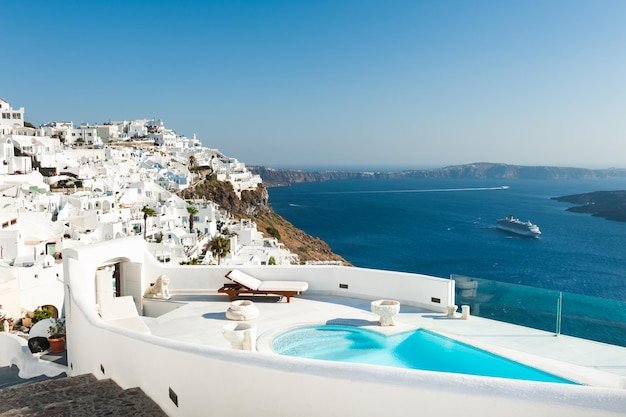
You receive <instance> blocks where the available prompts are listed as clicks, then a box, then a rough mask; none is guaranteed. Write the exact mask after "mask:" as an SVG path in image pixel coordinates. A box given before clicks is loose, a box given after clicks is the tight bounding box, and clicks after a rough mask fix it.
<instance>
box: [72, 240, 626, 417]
mask: <svg viewBox="0 0 626 417" xmlns="http://www.w3.org/2000/svg"><path fill="white" fill-rule="evenodd" d="M144 253H145V243H143V240H142V239H141V238H129V239H119V240H115V241H111V242H105V243H102V244H98V245H92V246H88V247H84V248H79V249H68V250H66V251H64V253H63V257H64V260H65V262H64V267H65V279H66V303H67V306H66V311H67V327H68V363H69V365H70V367H71V369H72V371H71V372H72V373H73V374H82V373H93V374H94V375H96V376H97V377H98V378H112V379H113V380H114V381H116V382H117V383H118V384H120V385H121V386H122V387H124V388H129V387H135V386H138V387H140V388H141V389H143V391H144V392H146V393H147V394H148V395H149V396H150V397H151V398H152V399H154V400H155V401H156V402H157V403H158V404H159V405H160V406H161V407H162V408H163V409H164V410H165V411H166V412H167V413H168V414H169V415H171V416H185V417H193V416H243V415H272V416H293V415H298V416H305V417H306V416H316V417H317V416H333V415H337V416H346V415H366V416H370V415H377V414H380V415H383V414H384V415H389V414H398V415H406V414H409V415H467V414H468V412H469V413H470V414H473V415H478V414H480V415H481V416H487V417H490V416H494V417H495V416H498V417H500V416H503V415H513V416H542V415H550V416H588V415H594V416H616V415H620V413H622V412H623V410H625V409H626V391H624V390H612V389H601V388H592V387H580V386H567V385H558V384H546V383H536V382H527V381H514V380H499V379H494V378H484V377H476V376H469V375H453V374H443V373H432V372H426V371H415V370H403V369H395V368H381V367H375V366H368V365H357V364H347V363H330V362H324V361H313V360H306V359H301V358H289V357H283V356H277V355H270V354H264V353H260V352H245V351H235V350H227V349H220V348H213V347H209V346H199V345H192V344H189V343H181V342H175V341H171V340H167V339H163V338H159V337H155V336H152V335H138V334H136V333H132V332H130V331H127V330H124V329H121V328H117V327H113V326H110V325H107V324H105V323H104V322H103V321H102V320H101V319H100V317H99V316H98V314H97V313H96V311H95V308H94V306H95V284H94V282H95V279H94V276H95V269H96V268H97V267H98V266H100V265H101V264H103V263H106V262H108V261H109V260H110V259H112V258H116V257H118V256H119V258H125V259H128V260H129V261H132V262H142V263H143V265H144V267H143V268H144V271H143V272H144V281H145V282H144V284H146V283H147V282H150V281H151V280H152V278H151V277H152V276H156V274H157V273H158V274H160V273H166V274H168V275H169V276H170V279H171V283H172V285H171V288H172V290H173V291H176V290H179V291H182V290H190V289H191V290H193V289H195V290H198V291H204V290H207V291H208V290H212V289H213V290H214V289H216V288H218V287H219V285H220V284H221V283H222V282H223V281H224V280H223V275H224V273H225V272H226V271H227V270H226V269H225V268H219V267H195V266H194V267H189V266H186V267H179V268H176V267H167V268H161V266H160V265H159V264H157V263H156V261H154V263H153V262H152V261H150V260H149V258H147V257H145V256H144ZM244 270H246V271H247V272H250V273H252V274H254V275H255V276H257V277H259V278H260V279H266V278H269V276H270V274H271V277H272V279H274V280H276V279H290V280H306V281H309V283H310V289H309V291H319V292H328V293H343V292H342V291H346V294H347V293H350V292H352V293H353V294H363V295H372V294H376V295H381V293H382V294H384V296H385V297H395V298H398V299H401V300H406V299H407V298H414V300H413V301H415V302H416V303H417V304H428V303H432V302H431V300H430V298H431V297H435V296H439V295H440V294H439V293H441V294H442V295H441V304H443V305H444V308H445V304H446V303H448V302H449V301H451V300H449V299H448V298H447V297H448V296H449V294H450V293H451V292H450V287H449V284H448V283H446V282H445V281H447V280H440V279H434V278H431V277H421V276H416V275H411V274H402V273H392V272H385V271H372V270H363V269H360V268H350V267H319V266H315V267H299V266H298V267H274V266H272V267H261V268H257V269H244ZM381 278H382V280H381ZM422 278H423V279H422ZM378 281H380V282H378ZM413 281H415V282H413ZM418 281H419V282H422V281H423V284H418V283H417V282H418ZM340 283H341V284H348V289H347V290H340V289H339V288H338V287H339V284H340ZM421 285H423V286H424V287H421ZM398 286H399V287H400V288H399V289H395V288H397V287H398ZM440 287H441V288H440ZM423 292H425V294H422V293H423ZM452 292H453V291H452ZM170 389H171V390H173V392H174V393H175V394H176V396H177V401H178V406H176V405H174V403H173V402H172V401H171V400H170Z"/></svg>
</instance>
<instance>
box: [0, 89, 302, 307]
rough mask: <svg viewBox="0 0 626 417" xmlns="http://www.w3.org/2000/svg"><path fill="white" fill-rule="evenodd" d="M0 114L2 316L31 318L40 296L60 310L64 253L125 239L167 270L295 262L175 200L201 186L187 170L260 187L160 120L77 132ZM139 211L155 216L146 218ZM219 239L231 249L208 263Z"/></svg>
mask: <svg viewBox="0 0 626 417" xmlns="http://www.w3.org/2000/svg"><path fill="white" fill-rule="evenodd" d="M0 109H1V110H0V115H1V118H0V224H1V225H2V227H1V228H0V268H1V270H2V273H1V275H0V305H4V310H5V312H7V313H10V314H11V315H15V314H16V313H18V312H19V309H20V308H26V309H34V308H35V307H36V306H38V305H41V304H43V303H44V302H42V300H40V297H39V295H37V294H40V293H43V294H45V295H46V297H52V300H48V303H53V304H55V305H58V306H60V305H61V304H62V296H63V295H62V285H61V283H62V269H61V267H60V261H59V259H58V258H59V256H60V255H59V254H60V253H61V251H62V250H63V249H64V248H68V247H77V246H82V245H87V244H92V243H95V242H100V241H107V240H112V239H118V238H122V237H127V236H135V235H139V236H144V237H145V239H146V240H147V242H148V247H149V250H150V252H151V253H152V254H153V255H154V256H155V257H156V258H157V259H158V260H160V261H161V262H166V263H176V264H178V263H179V262H190V261H193V260H194V259H197V260H199V261H200V263H204V264H217V263H221V264H224V265H241V266H246V265H250V266H255V265H266V264H269V263H275V264H290V263H294V262H297V259H296V258H295V255H293V254H291V253H290V252H289V251H288V250H287V249H285V248H284V247H282V244H280V243H279V242H278V241H277V240H276V239H275V238H271V237H264V236H263V234H262V233H261V232H259V231H258V230H257V228H256V224H255V223H254V222H252V221H250V220H234V219H232V218H230V216H229V215H228V213H226V212H225V211H223V210H220V207H219V206H217V205H216V204H215V203H214V202H212V201H207V200H206V199H202V200H193V201H189V200H187V201H185V200H183V199H181V198H180V197H178V196H177V194H176V193H177V191H180V190H183V189H185V188H187V187H189V186H190V185H191V184H193V183H194V182H195V181H199V180H200V178H199V177H198V174H196V173H194V172H193V170H190V168H191V166H190V164H193V165H196V166H203V167H210V168H211V169H212V171H213V173H214V174H215V175H216V177H217V179H218V180H220V181H228V182H230V183H231V184H232V185H233V188H234V190H235V192H236V193H238V195H240V192H241V191H242V190H248V189H255V188H256V187H257V186H258V185H259V184H260V183H261V178H260V177H259V176H257V175H253V174H252V173H251V172H250V171H249V170H248V169H247V168H246V166H245V164H244V163H242V162H239V161H238V160H237V159H235V158H229V157H226V156H225V155H223V154H221V153H220V152H219V151H218V150H217V149H209V148H206V147H203V146H202V144H201V142H200V141H199V140H198V139H197V138H196V137H195V135H194V137H193V138H192V139H189V138H185V137H183V136H179V135H177V134H176V133H175V132H174V131H172V130H170V129H166V128H165V127H164V125H163V122H161V121H160V120H148V119H143V120H132V121H122V122H107V123H105V124H102V125H88V124H81V125H80V126H78V127H75V126H74V124H73V123H72V122H51V123H48V124H46V125H43V126H41V127H38V128H36V127H32V125H30V124H29V123H27V122H25V120H24V108H19V109H14V108H12V107H11V105H10V104H9V102H7V101H6V100H3V99H0ZM29 126H30V127H29ZM60 184H62V185H63V187H62V188H59V187H58V186H59V185H60ZM145 207H149V208H150V209H152V211H151V213H153V215H151V216H148V217H147V218H146V216H145V212H144V208H145ZM191 207H193V210H191V211H190V208H191ZM190 212H191V213H192V215H193V222H190ZM190 223H193V225H192V224H190ZM191 226H193V228H191ZM224 230H228V232H229V233H228V236H226V237H228V238H229V239H230V248H231V250H230V252H229V253H228V254H227V255H226V257H225V258H223V259H215V258H214V257H213V256H212V254H211V252H210V251H209V252H205V248H206V245H207V243H208V242H209V241H210V240H211V239H213V238H214V237H215V236H217V235H219V234H220V233H221V232H222V231H224ZM55 288H56V289H55ZM40 295H41V294H40Z"/></svg>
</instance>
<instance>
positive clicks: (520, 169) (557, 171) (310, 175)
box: [249, 162, 626, 187]
mask: <svg viewBox="0 0 626 417" xmlns="http://www.w3.org/2000/svg"><path fill="white" fill-rule="evenodd" d="M249 168H250V170H251V171H252V172H253V173H255V174H258V175H260V176H261V178H262V179H263V183H265V184H266V185H267V186H268V187H279V186H285V185H290V184H294V183H300V182H319V181H328V180H340V179H368V178H457V179H458V178H467V179H503V180H506V179H508V180H513V179H585V178H606V177H610V176H620V177H623V176H626V169H617V168H611V169H585V168H568V167H551V166H520V165H507V164H495V163H489V162H480V163H475V164H466V165H452V166H448V167H443V168H436V169H424V170H404V171H397V172H346V171H301V170H294V169H274V168H268V167H262V166H256V167H249Z"/></svg>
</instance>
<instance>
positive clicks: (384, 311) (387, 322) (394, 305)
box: [371, 300, 400, 326]
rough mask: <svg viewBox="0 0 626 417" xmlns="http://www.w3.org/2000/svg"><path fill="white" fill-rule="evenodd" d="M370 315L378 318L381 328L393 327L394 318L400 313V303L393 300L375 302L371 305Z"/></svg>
mask: <svg viewBox="0 0 626 417" xmlns="http://www.w3.org/2000/svg"><path fill="white" fill-rule="evenodd" d="M371 309H372V313H375V314H378V316H379V317H380V318H379V320H378V323H379V324H380V325H381V326H395V324H396V323H395V321H394V317H395V316H397V315H398V313H399V312H400V302H399V301H395V300H376V301H372V304H371Z"/></svg>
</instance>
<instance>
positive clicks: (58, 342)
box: [48, 336, 65, 353]
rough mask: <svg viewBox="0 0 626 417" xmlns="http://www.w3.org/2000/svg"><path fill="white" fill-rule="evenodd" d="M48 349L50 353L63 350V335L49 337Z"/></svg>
mask: <svg viewBox="0 0 626 417" xmlns="http://www.w3.org/2000/svg"><path fill="white" fill-rule="evenodd" d="M48 342H49V343H50V351H51V352H52V353H61V352H64V351H65V336H63V337H54V338H52V337H49V338H48Z"/></svg>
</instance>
